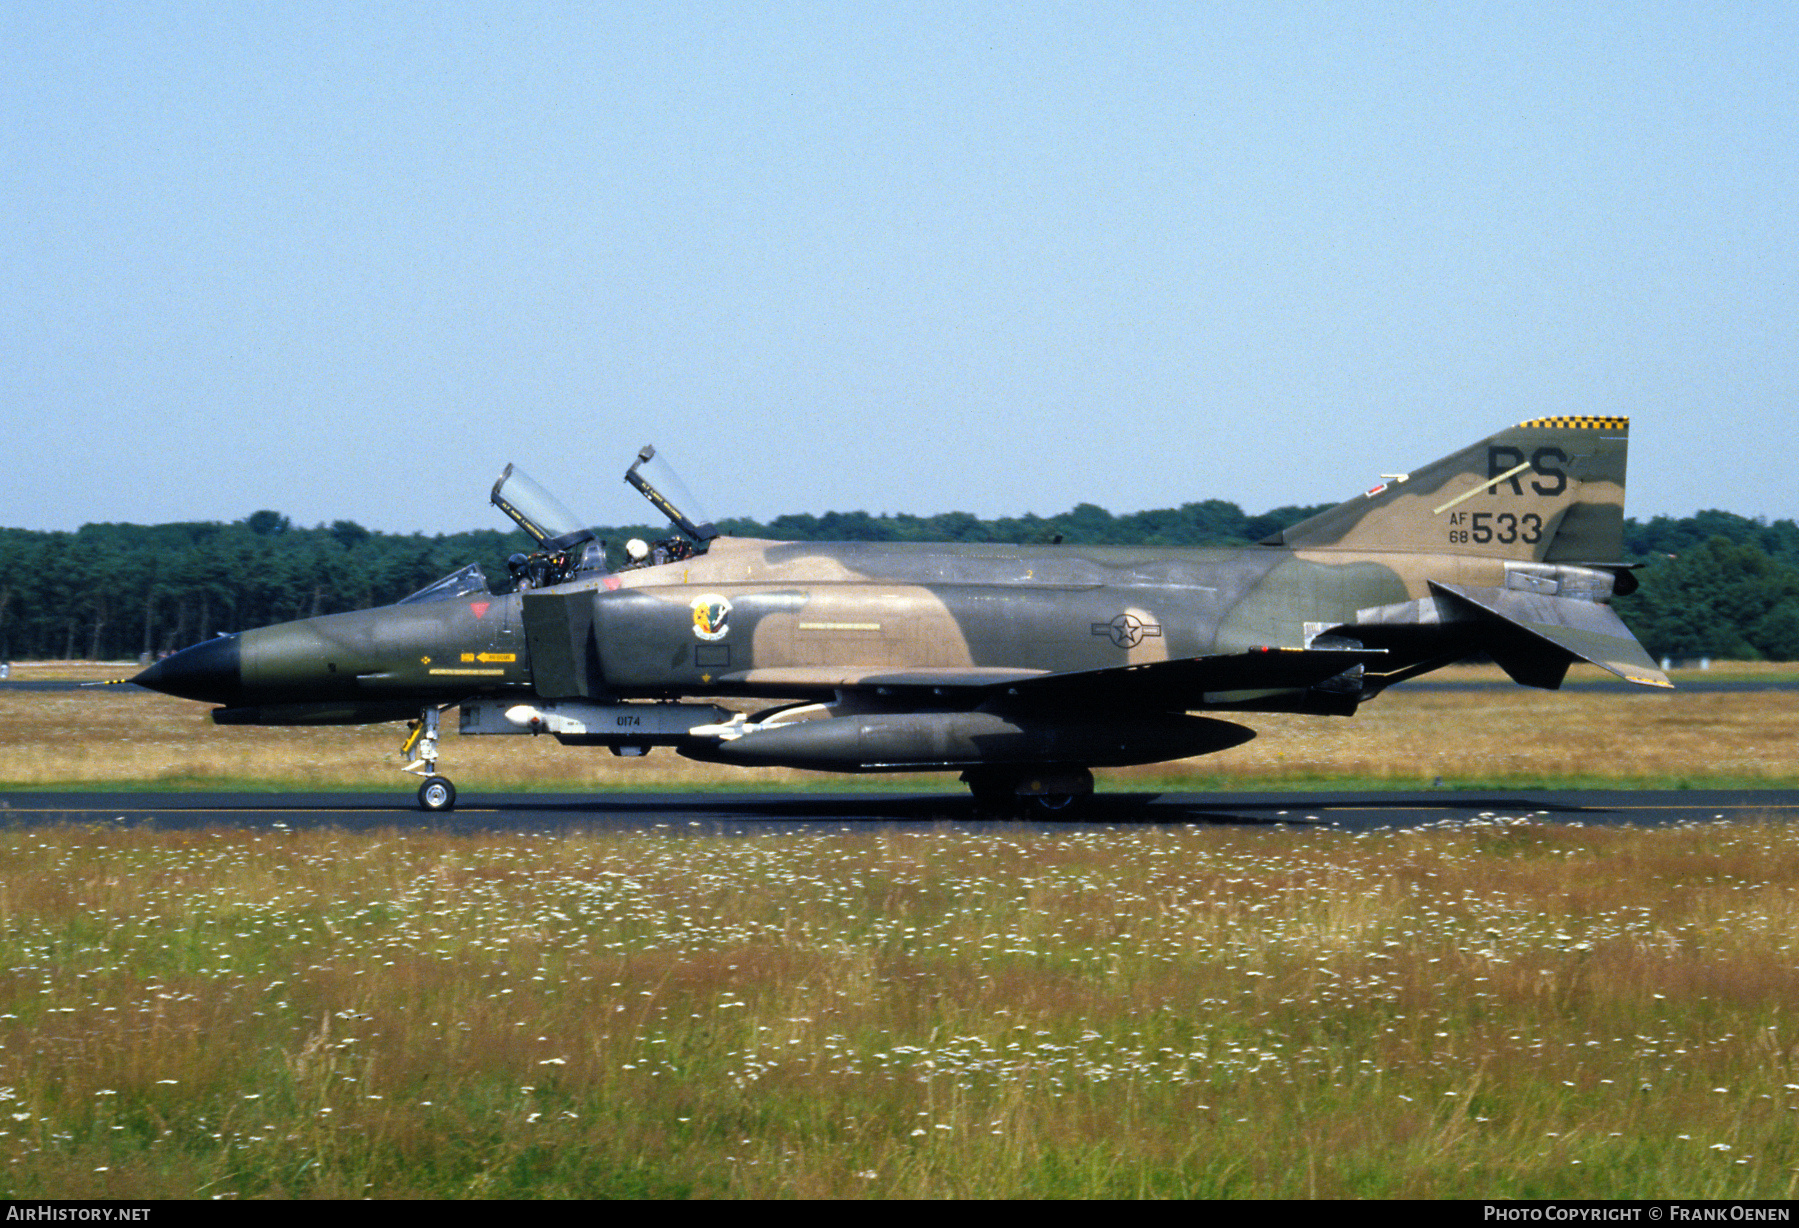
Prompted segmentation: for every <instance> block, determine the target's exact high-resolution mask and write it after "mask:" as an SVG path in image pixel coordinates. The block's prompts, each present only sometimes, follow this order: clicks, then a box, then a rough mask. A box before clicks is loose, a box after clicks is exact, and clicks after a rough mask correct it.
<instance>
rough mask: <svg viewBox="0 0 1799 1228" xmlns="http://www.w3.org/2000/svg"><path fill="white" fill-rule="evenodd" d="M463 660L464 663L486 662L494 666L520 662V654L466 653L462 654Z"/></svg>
mask: <svg viewBox="0 0 1799 1228" xmlns="http://www.w3.org/2000/svg"><path fill="white" fill-rule="evenodd" d="M462 659H463V661H464V662H468V661H484V662H487V663H489V664H494V665H498V664H501V663H505V664H511V663H512V662H514V661H517V660H518V654H517V653H516V652H483V653H473V652H465V653H463V654H462Z"/></svg>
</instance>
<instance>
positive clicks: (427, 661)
mask: <svg viewBox="0 0 1799 1228" xmlns="http://www.w3.org/2000/svg"><path fill="white" fill-rule="evenodd" d="M419 664H420V665H429V664H431V658H430V657H420V658H419Z"/></svg>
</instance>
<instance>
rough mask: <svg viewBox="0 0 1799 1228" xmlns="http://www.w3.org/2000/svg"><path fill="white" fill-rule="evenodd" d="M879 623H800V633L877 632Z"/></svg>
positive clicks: (879, 627)
mask: <svg viewBox="0 0 1799 1228" xmlns="http://www.w3.org/2000/svg"><path fill="white" fill-rule="evenodd" d="M880 629H881V624H880V623H801V624H800V630H801V631H879V630H880Z"/></svg>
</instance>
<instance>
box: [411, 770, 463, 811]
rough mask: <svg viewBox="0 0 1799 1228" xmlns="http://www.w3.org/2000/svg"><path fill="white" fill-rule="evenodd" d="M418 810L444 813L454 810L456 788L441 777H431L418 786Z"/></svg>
mask: <svg viewBox="0 0 1799 1228" xmlns="http://www.w3.org/2000/svg"><path fill="white" fill-rule="evenodd" d="M419 809H421V810H432V811H445V810H454V809H456V786H455V785H453V784H451V783H450V782H449V781H447V780H445V779H444V778H443V777H442V776H432V777H430V778H428V779H427V780H426V781H425V783H424V784H422V785H420V786H419Z"/></svg>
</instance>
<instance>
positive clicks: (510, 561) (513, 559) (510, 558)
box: [506, 554, 529, 576]
mask: <svg viewBox="0 0 1799 1228" xmlns="http://www.w3.org/2000/svg"><path fill="white" fill-rule="evenodd" d="M528 561H529V560H528V559H526V558H525V556H524V555H522V554H509V555H507V556H506V570H507V571H509V572H511V573H512V574H513V575H515V576H516V575H517V574H518V573H519V572H521V571H523V570H524V569H525V564H526V563H527V562H528Z"/></svg>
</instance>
